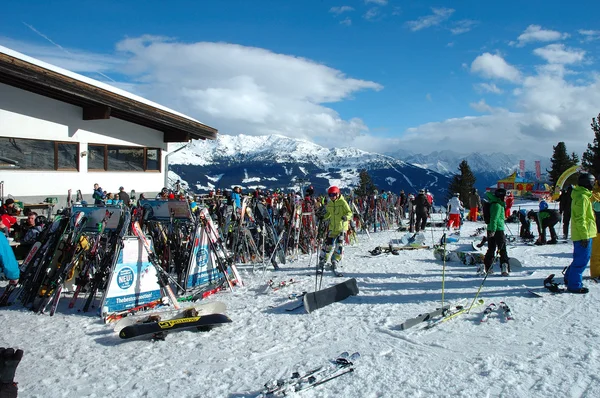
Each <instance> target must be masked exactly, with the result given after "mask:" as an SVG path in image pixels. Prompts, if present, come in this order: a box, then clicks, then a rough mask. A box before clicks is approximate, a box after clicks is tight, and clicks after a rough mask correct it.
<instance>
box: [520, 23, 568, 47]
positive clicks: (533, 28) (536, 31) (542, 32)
mask: <svg viewBox="0 0 600 398" xmlns="http://www.w3.org/2000/svg"><path fill="white" fill-rule="evenodd" d="M567 37H569V34H568V33H561V32H559V31H557V30H550V29H543V28H542V27H541V26H540V25H529V26H528V27H527V29H525V31H524V32H523V33H521V35H519V37H518V38H517V42H510V44H512V45H516V46H517V47H523V46H524V45H526V44H528V43H533V42H538V41H541V42H548V41H557V40H562V39H566V38H567Z"/></svg>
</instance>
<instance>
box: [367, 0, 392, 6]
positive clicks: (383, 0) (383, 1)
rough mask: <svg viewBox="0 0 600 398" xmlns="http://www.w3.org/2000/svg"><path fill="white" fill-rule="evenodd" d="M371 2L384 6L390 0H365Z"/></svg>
mask: <svg viewBox="0 0 600 398" xmlns="http://www.w3.org/2000/svg"><path fill="white" fill-rule="evenodd" d="M369 3H372V4H377V5H380V6H384V5H386V4H387V3H388V0H365V4H369Z"/></svg>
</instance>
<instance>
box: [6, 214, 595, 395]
mask: <svg viewBox="0 0 600 398" xmlns="http://www.w3.org/2000/svg"><path fill="white" fill-rule="evenodd" d="M534 205H536V204H534ZM481 226H483V224H482V223H471V222H466V223H465V225H464V227H463V231H462V232H463V234H462V235H463V238H461V242H460V244H459V245H454V244H453V245H449V246H448V248H449V249H453V248H457V247H468V246H470V243H471V241H473V240H478V239H479V238H469V235H470V234H471V233H473V232H474V231H475V229H476V228H477V227H481ZM510 227H511V229H512V231H517V230H518V228H517V225H516V224H510ZM441 234H442V231H441V230H440V229H435V230H433V231H431V230H427V231H426V234H425V236H426V238H427V241H426V243H427V244H428V245H431V244H432V243H434V242H436V241H438V240H439V239H440V237H441ZM400 237H401V234H400V233H397V232H393V231H388V232H378V233H374V234H373V233H372V234H371V238H370V239H369V238H367V237H366V236H365V235H359V243H358V245H356V246H350V247H347V248H346V249H345V257H344V261H343V271H344V273H345V278H341V279H342V280H345V279H346V278H356V279H357V281H358V286H359V289H360V292H359V294H358V296H355V297H350V298H348V299H346V300H344V301H342V302H339V303H336V304H332V305H330V306H327V307H324V308H322V309H319V310H317V311H315V312H313V313H311V314H305V313H304V312H303V311H302V310H301V309H299V310H297V311H295V312H287V311H285V309H286V308H289V307H292V306H294V305H295V304H296V301H293V300H289V299H288V295H290V294H291V293H300V292H302V291H313V290H314V285H315V278H314V276H313V272H314V258H313V262H312V263H309V260H310V259H309V257H308V256H301V257H300V259H299V260H298V261H296V262H293V263H290V264H287V265H285V266H284V268H283V269H282V270H281V271H278V272H275V271H271V270H270V269H269V270H267V271H266V273H264V274H263V272H262V270H258V271H257V272H255V273H253V272H252V266H251V265H248V266H241V267H240V268H241V272H242V275H243V277H244V278H245V280H246V282H247V286H246V287H244V288H238V289H235V290H234V292H233V293H231V292H222V293H219V294H217V295H215V296H212V297H210V298H208V299H207V301H223V302H225V303H226V304H227V308H228V311H227V314H228V315H229V316H230V318H231V319H232V320H233V323H231V324H227V325H224V326H222V327H219V328H216V329H214V330H212V331H209V332H195V331H181V332H174V333H170V334H168V335H167V337H166V340H165V341H158V342H155V343H153V342H151V341H148V340H147V339H141V340H137V341H124V340H121V339H119V337H118V336H117V334H116V333H115V332H114V331H113V330H112V328H111V326H109V325H104V324H103V323H102V322H101V321H100V319H99V318H97V317H94V316H92V314H83V313H78V312H77V310H76V309H72V310H69V309H68V308H67V304H68V300H62V301H61V305H60V307H59V310H58V313H57V314H56V315H54V316H53V317H50V316H47V315H36V314H33V313H31V312H29V311H25V310H22V309H21V308H19V307H18V306H16V305H13V306H10V307H5V308H1V309H0V325H2V332H1V333H0V346H1V347H18V348H22V349H24V350H25V356H24V357H23V360H22V362H21V364H20V365H19V367H18V369H17V373H16V379H15V380H16V381H17V382H19V389H20V391H19V397H40V398H41V397H114V398H117V397H130V398H136V397H162V396H171V397H235V398H242V397H256V396H257V394H258V393H259V392H260V390H261V389H262V387H263V384H264V383H266V382H267V381H269V380H277V379H280V378H287V377H290V376H291V374H292V373H293V372H296V371H301V372H302V371H307V370H309V369H313V368H315V367H318V366H321V365H324V364H326V361H327V359H329V358H332V357H335V356H336V355H338V354H339V353H340V352H342V351H349V352H354V351H359V352H360V353H361V355H362V357H361V359H360V360H358V361H356V363H355V369H356V370H355V371H354V372H353V373H351V374H348V375H344V376H341V377H340V378H338V379H334V380H332V381H330V382H328V383H325V384H323V385H320V386H318V387H316V388H315V389H313V390H310V391H306V392H302V393H300V394H298V395H297V396H298V397H306V398H308V397H344V398H363V397H415V398H417V397H553V396H568V397H598V396H600V384H599V383H598V382H597V376H596V374H597V370H598V368H599V367H600V349H599V348H597V347H596V344H597V341H598V337H599V335H600V332H598V331H599V330H600V318H599V317H598V316H597V312H598V310H597V309H598V307H599V306H600V285H598V284H596V283H592V282H590V281H584V284H585V285H586V286H588V287H589V288H590V293H589V294H587V295H574V294H559V295H555V296H552V295H545V296H544V297H542V298H536V297H534V296H533V295H532V294H530V293H529V292H528V289H533V290H536V291H539V292H543V288H542V281H543V279H544V278H545V277H546V276H547V275H548V274H550V273H555V274H557V275H560V271H561V270H562V268H563V267H564V266H566V265H568V264H569V263H570V261H571V256H572V254H571V253H572V244H558V245H548V246H526V245H522V244H516V245H511V246H509V248H508V250H509V254H510V255H511V256H513V257H517V258H519V259H520V260H521V262H522V263H523V266H524V268H523V272H522V273H517V272H514V273H513V275H512V276H510V277H500V276H499V275H498V273H497V272H496V274H494V275H493V276H490V277H489V278H488V279H487V281H486V282H485V285H484V287H483V289H482V290H481V294H480V297H481V298H483V300H485V303H486V304H488V303H491V302H495V303H497V304H498V303H499V302H500V301H505V302H506V303H507V304H508V305H509V306H510V307H511V309H512V312H513V315H514V318H515V319H514V320H511V321H505V320H504V318H503V317H502V315H501V313H500V312H499V311H496V312H494V313H493V315H492V316H491V317H490V319H489V320H488V322H487V323H483V324H482V323H480V319H481V313H482V311H483V307H478V308H476V309H473V310H472V311H471V313H470V314H465V315H462V316H459V317H457V318H455V319H453V320H450V321H448V322H444V323H443V324H441V325H439V326H436V327H435V328H432V329H430V330H422V329H421V328H413V329H409V330H406V331H401V330H398V325H399V324H400V323H401V322H403V321H404V320H406V319H408V318H412V317H415V316H417V315H418V314H420V313H423V312H426V311H430V310H433V309H435V308H436V307H439V306H440V300H441V298H442V286H444V293H445V296H444V297H445V302H446V303H448V302H450V303H452V304H455V303H462V304H465V305H469V304H470V303H471V301H472V300H473V298H474V297H475V294H476V292H477V290H478V288H479V286H480V284H481V278H477V277H473V275H474V272H475V268H474V267H469V266H465V265H462V264H461V263H456V262H452V263H447V264H446V268H445V271H446V272H445V284H444V285H442V269H443V264H442V263H441V262H439V261H437V260H435V259H434V257H433V254H432V253H431V251H428V250H412V251H402V252H400V255H397V256H394V255H388V254H382V255H380V256H371V255H370V254H369V253H368V250H372V249H373V248H374V247H375V246H378V245H387V244H388V242H389V241H390V239H399V238H400ZM496 271H497V269H496ZM585 275H589V273H588V271H586V273H585ZM290 278H293V279H294V280H296V281H297V283H296V284H292V285H290V286H289V287H287V288H285V289H281V290H279V291H272V292H268V293H267V294H263V293H262V292H263V291H264V288H265V287H266V282H267V281H268V280H269V279H273V280H275V281H281V280H289V279H290ZM339 281H340V278H334V277H333V276H332V274H331V272H327V273H326V274H325V275H324V276H323V288H325V287H328V286H331V285H333V284H335V283H337V282H339ZM559 281H560V278H559ZM5 284H6V282H0V286H3V285H5ZM596 326H598V327H596Z"/></svg>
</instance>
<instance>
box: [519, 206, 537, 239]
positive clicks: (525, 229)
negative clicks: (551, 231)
mask: <svg viewBox="0 0 600 398" xmlns="http://www.w3.org/2000/svg"><path fill="white" fill-rule="evenodd" d="M531 211H533V210H531ZM534 213H535V212H534ZM519 222H520V223H521V229H520V230H519V236H520V237H521V238H522V239H525V240H530V239H533V234H532V233H531V221H530V220H529V217H528V216H527V210H525V209H521V210H519Z"/></svg>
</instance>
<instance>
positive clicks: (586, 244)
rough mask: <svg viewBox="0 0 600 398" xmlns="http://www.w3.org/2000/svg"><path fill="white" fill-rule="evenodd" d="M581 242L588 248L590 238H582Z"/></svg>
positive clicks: (582, 245)
mask: <svg viewBox="0 0 600 398" xmlns="http://www.w3.org/2000/svg"><path fill="white" fill-rule="evenodd" d="M579 242H581V247H583V248H584V249H586V248H587V247H588V244H589V243H590V240H589V239H583V240H580V241H579Z"/></svg>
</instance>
